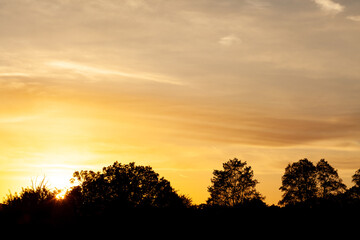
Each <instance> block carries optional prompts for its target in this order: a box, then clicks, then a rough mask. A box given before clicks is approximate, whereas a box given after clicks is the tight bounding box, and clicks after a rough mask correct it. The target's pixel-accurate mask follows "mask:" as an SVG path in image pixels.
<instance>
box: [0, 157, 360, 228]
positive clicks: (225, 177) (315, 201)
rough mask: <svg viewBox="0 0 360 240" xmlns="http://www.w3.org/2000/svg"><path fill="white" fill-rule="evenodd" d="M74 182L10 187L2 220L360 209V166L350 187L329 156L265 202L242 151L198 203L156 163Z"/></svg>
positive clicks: (290, 175)
mask: <svg viewBox="0 0 360 240" xmlns="http://www.w3.org/2000/svg"><path fill="white" fill-rule="evenodd" d="M70 181H72V182H73V183H76V184H75V186H73V187H72V188H71V189H69V190H68V191H67V192H66V195H65V197H64V198H63V199H58V198H57V194H58V193H59V192H58V191H57V190H51V189H49V188H48V187H47V186H46V183H45V181H42V182H40V183H39V184H37V185H36V184H33V185H32V186H31V187H27V188H23V189H22V191H21V192H20V193H15V194H9V195H8V196H7V197H6V198H5V199H4V201H3V204H2V205H1V209H0V220H1V221H2V222H1V223H2V224H5V223H7V224H12V223H13V224H32V223H42V224H44V223H45V224H50V225H59V224H60V225H61V224H74V225H76V224H79V223H83V224H85V223H91V222H97V223H99V222H101V223H104V222H108V221H110V219H116V221H123V222H126V223H130V222H139V221H144V222H154V221H155V222H156V220H159V219H172V218H173V217H174V216H177V217H179V216H180V217H182V218H184V217H185V218H189V219H192V221H197V220H196V219H198V218H201V219H207V220H209V219H212V218H213V217H214V216H218V217H219V216H220V219H221V218H222V219H227V218H228V219H230V218H231V217H235V216H240V215H241V216H243V217H244V216H247V217H246V218H244V219H247V220H249V219H251V218H254V217H257V218H258V217H259V213H260V214H262V215H261V216H264V214H266V215H267V216H279V214H280V215H281V214H287V213H288V212H294V211H296V212H297V213H304V212H309V211H310V212H314V211H320V212H323V213H326V214H329V213H330V212H333V211H348V212H351V213H354V212H357V213H358V212H359V210H360V169H359V170H357V171H356V172H355V174H354V175H353V176H352V182H353V184H354V185H353V186H351V187H350V188H348V187H347V186H345V184H344V183H343V181H342V179H341V178H340V177H339V175H338V173H337V170H336V169H334V168H333V167H332V166H331V165H330V164H329V163H328V162H327V161H325V160H324V159H321V160H320V161H319V162H318V163H317V164H315V165H314V164H313V163H312V162H311V161H309V160H308V159H302V160H299V161H298V162H294V163H292V164H289V165H288V166H287V167H286V168H285V173H284V175H283V176H282V186H281V187H280V191H282V192H283V195H282V199H281V200H280V202H279V204H278V205H276V206H275V205H272V206H268V205H267V204H266V203H265V202H264V199H265V197H264V196H263V195H262V194H261V193H259V192H258V191H257V189H256V186H257V184H258V181H257V180H256V179H255V178H254V171H253V170H252V168H251V166H249V165H248V164H247V162H243V161H240V160H238V159H236V158H234V159H232V160H229V161H227V162H225V163H224V164H223V168H222V169H221V170H214V172H213V178H212V179H211V184H210V186H209V187H208V192H209V194H210V196H209V198H208V199H207V201H206V203H204V204H201V205H194V204H192V201H191V198H189V197H188V196H185V195H181V194H179V193H178V192H177V191H175V190H174V188H173V187H172V186H171V184H170V182H169V181H168V180H166V179H164V178H163V177H161V178H160V177H159V174H157V173H156V172H155V171H153V169H152V168H151V167H149V166H137V165H135V163H130V164H121V163H118V162H115V163H114V164H113V165H110V166H108V167H104V168H103V169H102V171H98V172H94V171H77V172H75V173H74V174H73V178H72V179H71V180H70ZM194 184H196V183H194ZM323 210H326V211H323ZM239 214H240V215H239ZM230 216H231V217H230ZM217 219H219V218H217Z"/></svg>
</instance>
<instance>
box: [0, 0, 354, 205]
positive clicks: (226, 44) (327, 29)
mask: <svg viewBox="0 0 360 240" xmlns="http://www.w3.org/2000/svg"><path fill="white" fill-rule="evenodd" d="M359 43H360V1H358V0H223V1H218V0H196V1H194V0H122V1H117V0H51V1H50V0H0V53H1V54H0V198H1V199H2V198H4V197H5V196H6V195H7V194H8V193H9V191H11V192H12V193H14V192H16V191H20V190H21V188H22V187H26V186H29V185H31V182H32V181H33V182H36V181H40V180H39V179H42V178H43V177H44V176H45V177H46V179H47V181H48V184H49V185H50V186H51V187H57V188H62V187H66V186H67V187H68V186H70V185H69V179H70V178H71V177H72V173H73V172H74V171H79V170H89V169H92V170H101V169H102V167H104V166H108V165H110V164H112V163H113V162H114V161H119V162H121V163H124V164H125V163H129V162H133V161H134V162H135V163H136V164H138V165H150V166H151V167H152V168H153V169H154V170H155V171H156V172H157V173H159V174H160V176H163V177H165V178H166V179H168V180H169V181H170V182H171V184H172V186H173V187H174V188H175V189H176V190H178V192H179V193H181V194H185V195H187V196H189V197H191V198H192V200H193V202H194V203H203V202H205V201H206V199H207V198H208V196H209V194H208V192H207V187H208V186H210V184H211V182H210V179H211V177H212V172H213V170H214V169H221V168H222V163H224V162H226V161H227V160H229V159H233V158H235V157H236V158H238V159H240V160H243V161H247V163H248V165H250V166H251V167H252V168H253V170H254V177H255V178H256V179H257V180H258V181H259V184H258V185H257V189H258V191H260V192H261V193H262V194H263V195H264V196H265V197H266V199H265V201H266V202H267V203H268V204H276V203H277V202H278V201H279V200H280V199H281V192H280V190H279V187H280V186H281V176H282V175H283V173H284V169H285V167H286V166H287V164H289V163H292V162H295V161H298V160H300V159H303V158H308V159H309V160H310V161H313V162H314V163H317V162H318V161H319V160H320V159H321V158H325V159H326V160H327V161H328V162H329V163H330V164H331V165H332V166H333V167H335V168H336V169H338V172H339V175H340V177H341V178H342V179H343V180H344V182H345V184H346V185H347V186H348V187H351V186H352V183H351V176H352V175H353V174H354V173H355V171H356V170H357V169H359V168H360V94H359V91H360V68H359V62H360V44H359Z"/></svg>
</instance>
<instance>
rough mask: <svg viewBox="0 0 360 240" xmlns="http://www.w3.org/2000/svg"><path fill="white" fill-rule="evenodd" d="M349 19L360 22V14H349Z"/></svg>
mask: <svg viewBox="0 0 360 240" xmlns="http://www.w3.org/2000/svg"><path fill="white" fill-rule="evenodd" d="M346 18H347V19H349V20H351V21H354V22H360V15H359V16H347V17H346Z"/></svg>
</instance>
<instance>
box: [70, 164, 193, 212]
mask: <svg viewBox="0 0 360 240" xmlns="http://www.w3.org/2000/svg"><path fill="white" fill-rule="evenodd" d="M73 176H74V178H73V179H72V182H75V181H77V182H78V183H79V185H78V186H77V187H74V188H73V189H72V191H70V192H69V193H68V196H67V197H69V198H70V199H73V200H74V201H76V202H78V203H79V202H80V203H81V204H83V205H85V206H98V207H103V206H112V207H121V208H129V207H130V208H133V207H146V208H148V207H159V208H166V207H185V206H186V204H189V202H190V200H189V199H187V198H186V197H184V196H179V195H178V194H177V192H176V191H175V190H174V189H173V188H172V187H171V185H170V182H169V181H167V180H166V179H164V178H163V177H162V178H159V174H157V173H155V172H154V171H153V170H152V168H151V167H149V166H136V165H135V163H130V164H121V163H119V162H115V163H114V164H113V165H110V166H108V167H104V168H103V169H102V171H101V172H100V171H99V172H94V171H80V172H78V171H77V172H75V173H74V175H73Z"/></svg>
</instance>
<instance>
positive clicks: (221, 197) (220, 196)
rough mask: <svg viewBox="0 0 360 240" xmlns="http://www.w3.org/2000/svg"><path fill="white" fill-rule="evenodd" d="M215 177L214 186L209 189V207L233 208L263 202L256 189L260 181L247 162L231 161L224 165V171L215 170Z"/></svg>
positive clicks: (212, 180)
mask: <svg viewBox="0 0 360 240" xmlns="http://www.w3.org/2000/svg"><path fill="white" fill-rule="evenodd" d="M213 175H214V177H213V178H212V179H211V183H212V186H210V187H209V188H208V191H209V192H210V198H209V199H208V200H207V202H208V204H209V205H216V206H225V207H233V206H239V205H242V204H245V203H246V202H249V201H260V202H262V199H263V197H262V196H261V195H260V193H259V192H257V191H256V188H255V187H256V184H257V183H258V181H257V180H256V179H254V171H253V170H252V169H251V167H250V166H247V163H246V161H245V162H242V161H241V160H240V161H239V160H238V159H237V158H234V159H232V160H229V161H227V162H226V163H224V164H223V170H214V172H213Z"/></svg>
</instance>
